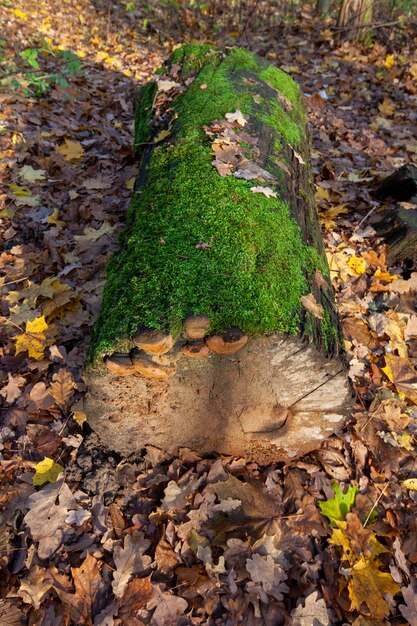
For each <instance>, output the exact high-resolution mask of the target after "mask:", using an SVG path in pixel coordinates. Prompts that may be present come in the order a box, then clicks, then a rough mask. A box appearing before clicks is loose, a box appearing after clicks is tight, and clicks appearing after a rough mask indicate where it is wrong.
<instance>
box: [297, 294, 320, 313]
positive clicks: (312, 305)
mask: <svg viewBox="0 0 417 626" xmlns="http://www.w3.org/2000/svg"><path fill="white" fill-rule="evenodd" d="M300 301H301V304H302V305H303V307H304V308H305V309H307V311H309V312H310V313H312V314H313V315H314V317H317V318H318V319H319V320H322V319H323V315H324V310H323V307H322V305H321V304H319V303H318V302H317V300H316V299H315V297H314V294H312V293H309V294H308V296H301V298H300Z"/></svg>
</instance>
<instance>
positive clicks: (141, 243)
mask: <svg viewBox="0 0 417 626" xmlns="http://www.w3.org/2000/svg"><path fill="white" fill-rule="evenodd" d="M174 63H182V68H183V69H182V72H181V75H185V74H187V75H188V74H189V73H190V72H195V71H198V73H197V75H196V77H195V80H194V81H193V82H192V84H191V85H190V86H189V87H188V88H187V89H186V91H185V92H184V93H183V94H181V95H180V96H178V97H177V99H176V100H175V102H174V103H173V105H171V106H172V109H173V110H172V113H173V116H172V119H174V122H173V124H172V129H171V133H172V134H171V137H168V138H167V139H166V140H165V141H163V142H161V143H160V144H158V145H156V146H155V147H154V149H153V151H152V154H151V158H150V161H149V163H148V171H147V176H146V181H145V183H144V184H143V185H142V187H141V188H140V193H139V194H137V195H136V197H135V198H134V200H133V201H132V205H131V207H130V209H129V218H130V220H129V227H128V229H127V230H126V231H125V233H124V234H123V236H122V243H123V246H122V248H121V250H120V251H119V252H118V253H117V254H116V255H114V256H113V257H112V259H111V261H110V262H109V266H108V279H107V284H106V287H105V291H104V299H103V305H102V310H101V313H100V317H99V319H98V322H97V323H96V325H95V328H94V332H93V338H92V344H91V352H90V360H91V361H94V359H95V358H97V357H99V356H101V355H102V354H103V353H106V352H108V351H110V350H113V349H114V348H115V345H116V344H117V342H118V341H120V340H123V338H124V337H126V336H128V335H129V334H131V333H132V332H134V330H135V329H136V327H137V326H138V325H142V324H143V325H145V326H148V327H151V328H157V329H170V330H171V332H172V333H173V334H174V335H177V334H178V333H179V332H180V330H181V327H182V324H183V321H184V319H185V317H186V316H187V315H190V314H199V313H205V314H207V315H209V317H210V319H211V321H212V330H213V331H221V330H224V329H225V328H227V327H230V326H237V327H239V328H241V329H242V330H243V331H244V332H246V333H250V334H258V333H269V332H272V331H279V332H282V333H285V332H290V333H297V332H298V327H299V323H300V315H303V313H302V312H300V297H301V295H303V294H304V293H308V291H309V290H310V287H309V281H308V276H309V275H310V274H311V273H312V272H314V269H315V268H316V267H318V266H322V267H323V263H324V262H323V259H322V257H321V256H320V255H319V254H318V253H317V252H316V250H315V249H314V248H312V247H310V246H307V245H306V244H305V243H304V241H303V239H302V235H301V232H300V229H299V227H298V225H297V224H296V222H295V220H294V219H293V218H292V216H291V208H290V207H289V206H288V205H287V204H286V203H285V202H284V201H283V200H280V199H279V198H278V199H277V198H267V197H265V196H264V195H263V194H254V193H253V192H251V191H250V188H251V187H252V186H257V185H259V184H264V183H258V182H257V181H246V180H241V179H236V178H234V177H233V176H227V177H224V178H223V177H221V176H219V174H218V173H217V171H216V169H215V168H214V167H213V166H212V165H211V161H212V158H213V157H212V156H211V145H210V144H211V142H210V139H209V138H208V137H207V135H206V134H205V132H204V128H203V127H204V126H205V125H209V124H210V123H211V122H213V121H214V120H218V119H222V118H224V116H225V114H226V113H228V112H233V111H235V110H236V109H240V110H241V111H242V113H243V114H244V115H245V117H246V118H247V119H249V126H250V128H259V127H261V128H262V129H263V132H264V133H265V130H267V133H268V134H270V136H271V140H272V146H274V145H276V146H279V145H280V144H281V142H282V141H284V142H287V143H290V144H291V145H292V146H293V147H294V146H296V145H297V144H298V143H299V142H301V141H302V138H303V137H304V136H305V117H304V115H303V114H301V113H300V111H301V108H300V103H299V90H298V86H296V85H295V83H294V82H293V81H292V80H291V78H290V77H288V76H287V75H285V74H284V73H283V72H279V71H278V70H275V69H274V71H271V70H269V69H268V66H267V64H266V63H265V62H264V61H262V60H260V59H258V58H257V57H255V56H253V55H252V54H250V53H249V52H247V51H244V50H239V49H233V50H231V51H228V52H227V54H226V55H225V56H224V55H222V54H220V53H219V52H218V51H213V50H212V49H211V48H210V47H209V46H195V45H186V46H183V47H182V48H179V49H178V50H176V51H175V52H174V53H173V55H172V57H171V60H170V63H169V65H170V66H172V64H174ZM262 76H263V78H262ZM203 83H204V84H206V85H207V88H206V89H204V90H202V89H201V85H202V84H203ZM278 84H279V87H278V86H277V85H278ZM278 88H280V89H282V90H284V89H285V93H284V95H285V96H286V98H287V99H288V100H290V102H291V103H292V104H293V107H292V110H291V111H288V110H285V108H284V107H283V106H282V105H281V103H280V101H279V100H278V99H277V98H276V93H275V92H274V90H276V89H278ZM148 89H149V90H150V88H148ZM150 94H151V91H149V93H148V100H146V98H145V99H144V102H145V105H146V102H149V98H150V97H151V96H150ZM259 95H260V96H261V100H260V98H259V97H257V96H259ZM260 101H261V104H259V103H260ZM145 109H146V106H145ZM142 110H143V106H142ZM145 113H146V116H144V115H143V113H140V115H138V117H137V118H136V128H137V134H136V137H137V140H138V139H139V138H142V137H143V133H144V132H146V128H148V127H149V117H148V115H147V110H145ZM174 116H176V117H174ZM144 118H145V122H144ZM245 130H246V128H245ZM252 134H253V133H252ZM274 142H275V144H274ZM276 157H277V158H279V157H280V154H279V153H277V154H276ZM270 163H271V159H268V163H267V164H265V165H264V166H265V167H266V168H267V169H269V170H270V171H273V173H275V174H276V170H275V171H274V170H273V168H272V166H271V164H270ZM275 168H276V166H275ZM264 185H265V184H264Z"/></svg>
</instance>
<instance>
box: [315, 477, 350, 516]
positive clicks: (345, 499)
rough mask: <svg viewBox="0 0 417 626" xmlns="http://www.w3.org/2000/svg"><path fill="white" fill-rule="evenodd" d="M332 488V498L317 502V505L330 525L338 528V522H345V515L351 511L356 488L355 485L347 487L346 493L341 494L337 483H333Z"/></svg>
mask: <svg viewBox="0 0 417 626" xmlns="http://www.w3.org/2000/svg"><path fill="white" fill-rule="evenodd" d="M332 487H333V490H334V498H329V499H328V500H325V501H324V502H318V505H319V507H320V510H321V512H322V513H323V515H325V516H326V517H327V518H328V519H329V521H330V523H331V525H332V526H338V522H341V521H345V519H346V515H347V514H348V513H349V511H351V510H352V507H353V505H354V504H355V498H356V494H357V493H358V488H357V486H356V485H353V486H352V485H349V486H348V488H347V490H346V493H343V491H342V489H341V488H340V486H339V485H338V484H337V483H333V484H332Z"/></svg>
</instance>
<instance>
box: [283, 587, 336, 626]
mask: <svg viewBox="0 0 417 626" xmlns="http://www.w3.org/2000/svg"><path fill="white" fill-rule="evenodd" d="M318 595H319V594H318V592H317V591H314V592H313V593H310V595H309V596H307V597H306V598H304V600H303V602H304V604H302V603H301V602H300V604H298V606H297V607H296V608H295V609H293V610H292V611H291V617H292V622H291V624H292V626H330V624H334V613H333V611H332V610H331V609H328V608H327V606H326V603H325V601H324V600H323V598H319V597H318Z"/></svg>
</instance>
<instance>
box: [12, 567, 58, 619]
mask: <svg viewBox="0 0 417 626" xmlns="http://www.w3.org/2000/svg"><path fill="white" fill-rule="evenodd" d="M52 585H53V580H52V577H51V576H49V575H48V571H47V570H45V569H44V568H43V567H39V565H32V567H31V568H30V570H29V574H28V576H26V578H23V579H22V580H21V582H20V587H19V590H18V592H17V595H18V596H19V597H20V598H22V600H23V602H25V604H30V605H31V606H33V608H34V609H35V610H38V609H39V608H40V606H41V604H42V601H43V600H44V598H45V596H46V594H47V593H48V591H49V590H50V588H51V587H52ZM0 619H1V618H0ZM0 623H1V621H0Z"/></svg>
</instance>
